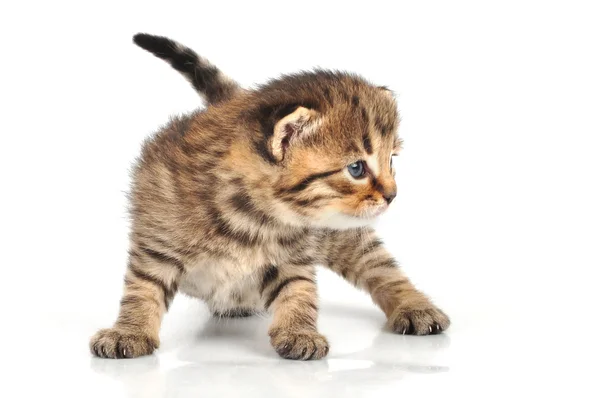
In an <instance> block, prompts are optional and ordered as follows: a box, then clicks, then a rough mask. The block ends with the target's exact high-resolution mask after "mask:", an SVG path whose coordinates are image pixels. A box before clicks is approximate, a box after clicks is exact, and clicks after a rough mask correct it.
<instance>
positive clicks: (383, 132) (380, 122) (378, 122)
mask: <svg viewBox="0 0 600 398" xmlns="http://www.w3.org/2000/svg"><path fill="white" fill-rule="evenodd" d="M375 127H376V128H377V129H378V130H379V131H380V132H381V135H382V136H383V137H385V136H386V135H387V134H388V133H389V132H390V131H391V128H389V127H388V126H386V125H385V124H384V123H383V120H381V118H376V119H375Z"/></svg>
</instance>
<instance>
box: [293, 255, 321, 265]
mask: <svg viewBox="0 0 600 398" xmlns="http://www.w3.org/2000/svg"><path fill="white" fill-rule="evenodd" d="M315 262H316V259H315V258H314V257H308V256H307V257H299V258H291V259H289V260H288V262H287V263H288V264H289V265H295V266H302V265H313V264H314V263H315Z"/></svg>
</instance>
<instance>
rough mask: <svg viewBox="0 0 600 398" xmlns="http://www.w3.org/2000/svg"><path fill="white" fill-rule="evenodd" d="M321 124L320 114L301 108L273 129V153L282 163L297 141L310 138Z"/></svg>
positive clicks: (284, 118) (271, 144) (271, 145)
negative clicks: (289, 149)
mask: <svg viewBox="0 0 600 398" xmlns="http://www.w3.org/2000/svg"><path fill="white" fill-rule="evenodd" d="M318 124H319V113H318V112H317V111H315V110H312V109H308V108H305V107H303V106H299V107H297V108H296V110H295V111H294V112H292V113H290V114H289V115H287V116H285V117H283V118H282V119H280V120H279V121H278V122H277V123H276V124H275V127H274V128H273V137H272V138H271V142H270V145H269V146H270V149H271V153H272V154H273V156H274V157H275V159H277V161H279V162H280V161H282V160H283V158H284V157H285V153H286V152H287V150H288V148H289V147H290V146H291V145H293V143H294V142H295V141H298V140H300V139H302V138H303V137H307V136H309V135H310V134H311V133H312V132H314V131H315V130H316V128H317V127H318Z"/></svg>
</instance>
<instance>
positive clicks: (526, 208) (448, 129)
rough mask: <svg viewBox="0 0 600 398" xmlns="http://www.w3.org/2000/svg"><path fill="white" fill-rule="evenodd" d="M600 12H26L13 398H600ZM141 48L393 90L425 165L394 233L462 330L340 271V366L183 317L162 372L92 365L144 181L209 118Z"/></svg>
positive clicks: (189, 310) (12, 301)
mask: <svg viewBox="0 0 600 398" xmlns="http://www.w3.org/2000/svg"><path fill="white" fill-rule="evenodd" d="M597 4H598V3H597V2H593V1H590V2H578V1H568V2H567V1H563V2H556V1H539V2H534V1H502V2H483V1H472V2H465V1H460V2H446V1H443V2H442V1H440V2H380V1H368V2H351V1H346V2H336V3H334V2H325V1H320V2H311V1H302V2H277V3H275V2H273V3H271V4H267V3H264V2H258V1H248V2H239V4H238V3H230V2H225V1H219V2H216V1H214V2H213V1H211V2H206V4H203V2H200V1H196V2H190V3H187V4H185V3H181V2H175V1H171V2H168V5H167V3H166V2H164V4H163V5H154V4H153V3H150V2H116V1H115V2H110V1H103V2H77V3H76V2H73V3H67V2H56V1H53V2H42V1H39V2H26V1H22V2H18V3H17V2H3V3H2V5H1V6H0V33H1V35H0V41H1V43H0V44H1V47H0V48H1V63H0V68H1V73H0V102H1V104H0V105H1V108H0V123H1V124H0V126H1V128H2V135H1V144H0V177H1V179H0V181H1V185H0V186H1V187H2V188H1V189H2V191H1V195H0V202H1V203H2V206H0V212H1V213H0V215H1V219H0V234H1V236H0V242H1V245H2V250H1V257H0V263H1V265H2V270H3V273H2V288H1V289H0V292H1V293H0V294H1V296H2V297H1V298H2V303H3V306H2V308H3V310H4V314H3V319H2V325H1V327H0V333H1V336H2V340H0V343H1V344H2V346H3V349H2V362H3V364H4V366H6V368H4V369H5V370H4V371H3V373H4V375H3V377H2V379H3V380H4V381H3V382H2V383H0V395H2V396H64V397H68V396H86V397H95V396H101V397H106V396H111V397H117V396H141V397H154V396H169V397H170V396H220V397H221V396H226V395H227V394H230V395H232V396H240V395H241V394H242V393H243V394H244V395H246V396H294V397H295V396H298V397H300V396H305V395H307V394H313V395H315V394H316V395H317V396H320V395H323V396H330V395H331V394H338V395H341V396H362V395H371V396H377V395H383V394H384V393H385V394H390V393H392V394H398V395H403V394H419V396H430V395H431V396H434V395H435V396H439V395H441V394H442V393H450V394H453V393H460V394H462V395H464V396H471V395H472V396H496V395H497V396H507V395H508V394H511V395H510V396H524V395H526V394H528V395H531V394H532V393H533V394H535V395H536V396H538V395H540V394H542V393H545V392H556V393H569V394H570V395H577V394H579V395H580V396H598V395H597V394H598V393H599V391H598V390H599V388H598V383H597V381H594V380H596V379H597V370H598V360H599V351H598V337H597V331H598V328H599V326H600V325H599V322H598V319H597V317H598V303H599V302H600V300H599V294H598V287H597V286H598V279H597V276H598V266H600V156H599V152H600V115H599V109H600V43H599V41H600V24H599V23H598V21H599V20H600V12H599V9H598V5H597ZM139 31H142V32H148V33H153V34H162V35H166V36H169V37H171V38H174V39H175V40H178V41H180V42H182V43H184V44H186V45H188V46H190V47H192V48H193V49H195V50H197V51H198V52H199V53H200V54H202V55H204V56H206V57H207V58H209V59H210V60H211V61H213V62H214V63H215V64H216V65H218V66H219V67H220V68H222V70H223V71H225V72H226V73H227V74H229V75H230V76H232V77H233V78H235V79H236V80H238V81H239V82H241V83H242V84H243V85H246V86H250V85H252V84H255V83H260V82H264V81H265V80H266V79H268V78H270V77H276V76H278V75H279V74H281V73H288V72H294V71H298V70H301V69H310V68H312V67H314V66H321V67H325V68H337V69H344V70H349V71H353V72H358V73H360V74H362V75H364V76H365V77H367V78H368V79H370V80H371V81H373V82H374V83H376V84H379V85H387V86H389V87H390V88H391V89H393V90H394V91H395V92H396V94H397V98H398V103H399V109H400V112H401V114H402V123H401V128H400V135H401V136H402V137H403V138H404V140H405V150H404V152H403V153H402V155H401V156H400V158H399V159H398V162H397V163H396V167H397V180H398V187H399V195H398V198H397V201H396V202H395V203H394V205H393V206H392V209H391V210H390V212H389V213H388V214H386V215H385V216H384V218H383V219H382V221H381V224H380V228H379V229H380V231H381V235H382V236H383V238H384V239H385V241H386V243H387V244H388V245H389V246H390V248H391V250H392V251H393V252H394V253H395V254H396V255H397V256H398V259H399V260H400V262H401V263H402V265H403V267H404V269H405V271H406V272H407V273H408V274H409V275H410V276H411V277H412V278H413V280H414V281H415V283H416V284H417V285H418V286H419V287H420V288H422V289H423V290H424V291H426V292H427V293H428V294H430V295H431V296H432V297H433V298H434V299H435V301H436V303H438V304H439V305H440V306H441V307H442V308H443V309H444V310H445V311H446V312H448V314H449V315H450V316H451V318H452V320H453V325H452V326H451V328H450V330H449V331H448V333H446V334H445V335H442V336H429V337H402V336H394V335H391V334H388V333H386V332H384V331H382V330H381V326H382V324H383V322H384V318H383V315H381V314H380V312H379V311H378V310H377V309H376V308H375V307H374V306H373V305H372V304H371V303H370V300H369V298H368V297H367V296H366V295H364V294H362V293H359V292H356V291H354V290H353V289H352V288H350V287H349V286H348V285H346V284H345V282H343V281H342V280H340V279H338V278H337V277H336V276H334V275H332V274H330V273H329V272H323V273H322V274H320V280H319V282H320V293H321V297H322V308H323V311H322V315H321V320H320V323H321V331H322V332H323V333H324V334H325V335H326V336H328V338H329V340H330V344H331V352H330V355H329V357H328V359H326V360H323V361H318V362H311V363H301V362H290V361H283V360H279V359H278V358H277V356H276V354H275V353H274V351H272V350H271V349H270V347H269V345H268V338H267V336H266V333H265V331H266V328H267V326H268V320H267V319H260V318H258V319H253V320H252V319H250V320H243V321H227V322H215V321H214V320H211V319H210V317H209V314H208V312H207V311H206V309H205V308H204V306H203V304H201V303H198V302H194V301H191V300H188V299H186V298H184V297H180V296H178V297H177V299H176V301H175V303H174V306H173V310H172V311H171V312H170V313H169V314H168V315H167V317H166V318H165V321H164V324H163V330H162V334H161V336H162V347H161V350H160V351H159V352H158V354H157V355H154V356H152V357H147V358H142V359H139V360H130V361H125V360H124V361H110V360H100V359H92V358H91V356H90V355H89V354H88V352H87V341H88V338H89V337H90V335H91V334H92V333H93V332H94V331H95V330H96V329H97V328H100V327H106V326H109V325H110V324H111V322H112V321H113V319H114V317H115V315H116V311H117V306H118V300H119V294H120V290H121V283H122V276H123V272H124V268H125V255H126V249H127V219H126V213H125V208H126V201H125V194H124V193H125V192H126V191H127V189H128V181H129V180H128V170H129V168H130V165H131V164H132V162H133V161H134V159H135V157H136V156H137V154H138V152H139V148H140V144H141V142H142V140H143V139H144V138H145V137H147V136H148V135H149V134H151V133H152V132H153V131H155V130H156V129H157V128H158V127H159V126H160V125H161V124H163V123H165V122H166V121H167V120H168V117H169V115H170V114H176V113H185V112H189V111H191V110H193V109H195V108H197V107H198V106H200V105H201V102H200V99H199V98H198V97H197V96H196V94H195V92H194V91H193V90H192V89H191V87H190V86H189V84H188V83H187V82H186V81H185V80H184V79H182V78H181V77H180V76H179V75H178V74H177V73H176V72H175V71H173V70H171V69H170V67H169V66H168V65H166V64H164V63H162V61H160V60H158V59H156V58H154V57H152V56H151V55H149V54H148V53H146V52H144V51H143V50H141V49H139V48H137V47H135V46H134V45H133V44H132V43H131V36H132V35H133V34H134V33H136V32H139ZM267 394H270V395H267Z"/></svg>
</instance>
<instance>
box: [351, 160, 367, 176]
mask: <svg viewBox="0 0 600 398" xmlns="http://www.w3.org/2000/svg"><path fill="white" fill-rule="evenodd" d="M348 172H349V173H350V175H351V176H352V177H354V178H361V177H363V176H364V175H365V162H363V161H362V160H361V161H359V162H356V163H352V164H350V165H348Z"/></svg>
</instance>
